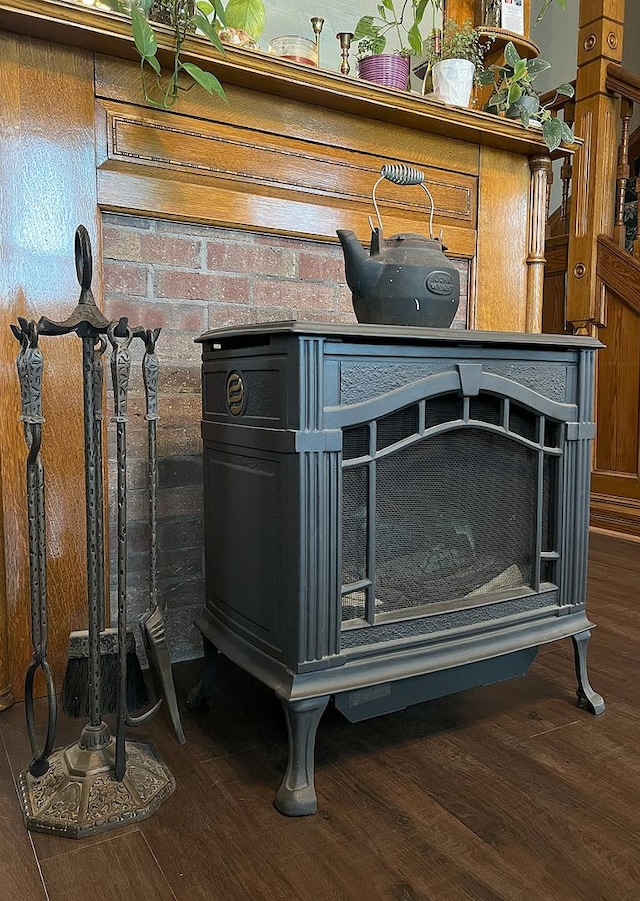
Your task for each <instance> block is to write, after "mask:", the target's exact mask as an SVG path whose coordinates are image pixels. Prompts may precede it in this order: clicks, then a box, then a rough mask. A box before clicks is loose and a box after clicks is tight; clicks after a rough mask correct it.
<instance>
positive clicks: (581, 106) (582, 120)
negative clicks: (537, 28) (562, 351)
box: [567, 0, 625, 332]
mask: <svg viewBox="0 0 640 901" xmlns="http://www.w3.org/2000/svg"><path fill="white" fill-rule="evenodd" d="M624 3H625V0H581V3H580V19H579V34H578V76H577V81H576V118H575V133H576V135H578V136H579V137H581V138H582V139H583V141H584V145H583V146H582V147H581V148H580V149H579V150H578V151H577V153H576V159H575V164H574V176H575V177H574V179H573V196H572V198H571V230H570V232H569V267H568V273H567V319H568V320H569V322H571V323H573V325H574V328H579V329H581V330H586V331H588V332H593V331H594V329H596V328H597V327H599V326H602V325H604V324H605V319H606V315H605V308H604V292H603V288H602V284H601V282H600V280H599V279H598V276H597V274H596V261H597V238H598V235H601V234H605V235H611V234H612V233H613V211H614V200H615V196H614V195H615V191H614V185H615V177H616V161H617V143H618V142H617V126H618V100H617V98H615V97H613V96H612V95H611V94H609V93H608V92H607V89H606V84H605V82H606V77H607V66H608V65H609V63H611V62H618V63H619V62H620V60H621V59H622V33H623V22H624Z"/></svg>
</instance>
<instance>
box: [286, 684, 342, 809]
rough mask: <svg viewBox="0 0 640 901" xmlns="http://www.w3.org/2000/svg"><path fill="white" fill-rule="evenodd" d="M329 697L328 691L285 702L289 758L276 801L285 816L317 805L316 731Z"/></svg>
mask: <svg viewBox="0 0 640 901" xmlns="http://www.w3.org/2000/svg"><path fill="white" fill-rule="evenodd" d="M328 701H329V697H328V695H325V696H324V697H321V698H308V699H307V700H304V701H283V702H282V706H283V707H284V713H285V717H286V720H287V732H288V734H289V761H288V764H287V773H286V775H285V777H284V779H283V780H282V785H281V786H280V788H279V789H278V792H277V794H276V797H275V801H274V804H275V806H276V808H277V810H279V811H280V813H283V814H285V816H288V817H304V816H308V815H309V814H311V813H315V812H316V810H317V809H318V801H317V798H316V792H315V788H314V785H313V769H314V756H315V742H316V731H317V729H318V723H319V722H320V717H321V716H322V714H323V713H324V710H325V707H326V706H327V703H328Z"/></svg>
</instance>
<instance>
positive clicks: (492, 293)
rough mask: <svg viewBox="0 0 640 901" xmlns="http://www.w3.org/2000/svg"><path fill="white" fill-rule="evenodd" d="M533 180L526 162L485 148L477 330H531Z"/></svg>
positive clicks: (480, 216)
mask: <svg viewBox="0 0 640 901" xmlns="http://www.w3.org/2000/svg"><path fill="white" fill-rule="evenodd" d="M530 178H531V173H530V171H529V164H528V160H527V158H526V157H520V156H515V155H514V154H511V153H502V152H501V151H498V150H492V149H489V148H486V147H483V148H482V151H481V157H480V197H479V200H478V254H477V297H476V315H475V321H474V326H473V327H475V328H479V329H491V330H496V331H514V332H524V331H525V329H526V323H527V266H526V259H527V252H528V247H527V237H528V214H529V186H530Z"/></svg>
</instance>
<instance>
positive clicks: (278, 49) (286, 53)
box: [269, 34, 318, 66]
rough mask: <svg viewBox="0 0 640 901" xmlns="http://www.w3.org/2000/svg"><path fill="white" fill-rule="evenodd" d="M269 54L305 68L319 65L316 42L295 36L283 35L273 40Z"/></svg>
mask: <svg viewBox="0 0 640 901" xmlns="http://www.w3.org/2000/svg"><path fill="white" fill-rule="evenodd" d="M269 53H272V54H273V55H274V56H279V57H281V58H282V59H290V60H291V61H292V62H294V63H302V64H303V65H305V66H317V65H318V49H317V47H316V44H315V41H310V40H309V39H308V38H301V37H298V35H295V34H282V35H280V36H279V37H277V38H273V39H272V40H271V43H270V44H269Z"/></svg>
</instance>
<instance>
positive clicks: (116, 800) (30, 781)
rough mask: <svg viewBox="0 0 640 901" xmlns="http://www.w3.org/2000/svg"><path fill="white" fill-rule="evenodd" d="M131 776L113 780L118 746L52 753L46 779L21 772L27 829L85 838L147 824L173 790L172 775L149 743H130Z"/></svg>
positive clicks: (71, 749) (73, 749)
mask: <svg viewBox="0 0 640 901" xmlns="http://www.w3.org/2000/svg"><path fill="white" fill-rule="evenodd" d="M126 754H127V771H126V774H125V777H124V779H123V780H122V782H118V781H117V779H116V778H115V776H114V767H115V741H114V740H112V741H111V742H110V743H109V745H108V746H107V747H106V748H102V749H100V750H98V751H91V750H83V749H82V748H80V745H79V744H75V745H70V746H69V747H68V748H62V749H61V750H58V751H54V753H53V754H52V755H51V757H50V758H49V761H50V766H49V769H48V770H47V772H46V773H45V774H44V776H40V777H38V778H34V777H33V776H32V775H31V773H30V772H29V771H28V770H27V771H25V772H23V773H20V779H19V786H20V802H21V804H22V812H23V815H24V819H25V823H26V826H27V829H32V830H34V831H36V832H49V833H54V834H56V835H64V836H67V837H68V838H84V837H85V836H87V835H94V834H96V833H98V832H107V831H108V830H109V829H117V828H118V827H119V826H124V825H125V823H133V822H136V821H137V820H144V819H145V818H146V817H148V816H150V815H151V814H152V813H153V812H154V810H156V809H157V808H158V807H159V806H160V804H161V803H162V802H163V801H164V800H165V798H168V797H169V795H170V794H171V793H172V792H173V790H174V788H175V781H174V779H173V776H172V775H171V773H170V772H169V770H168V769H167V768H166V766H165V765H164V764H163V763H162V761H161V760H160V759H159V757H158V756H157V754H156V752H155V751H154V749H153V747H152V746H151V745H150V744H148V743H147V742H137V741H136V742H134V741H128V742H126Z"/></svg>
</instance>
